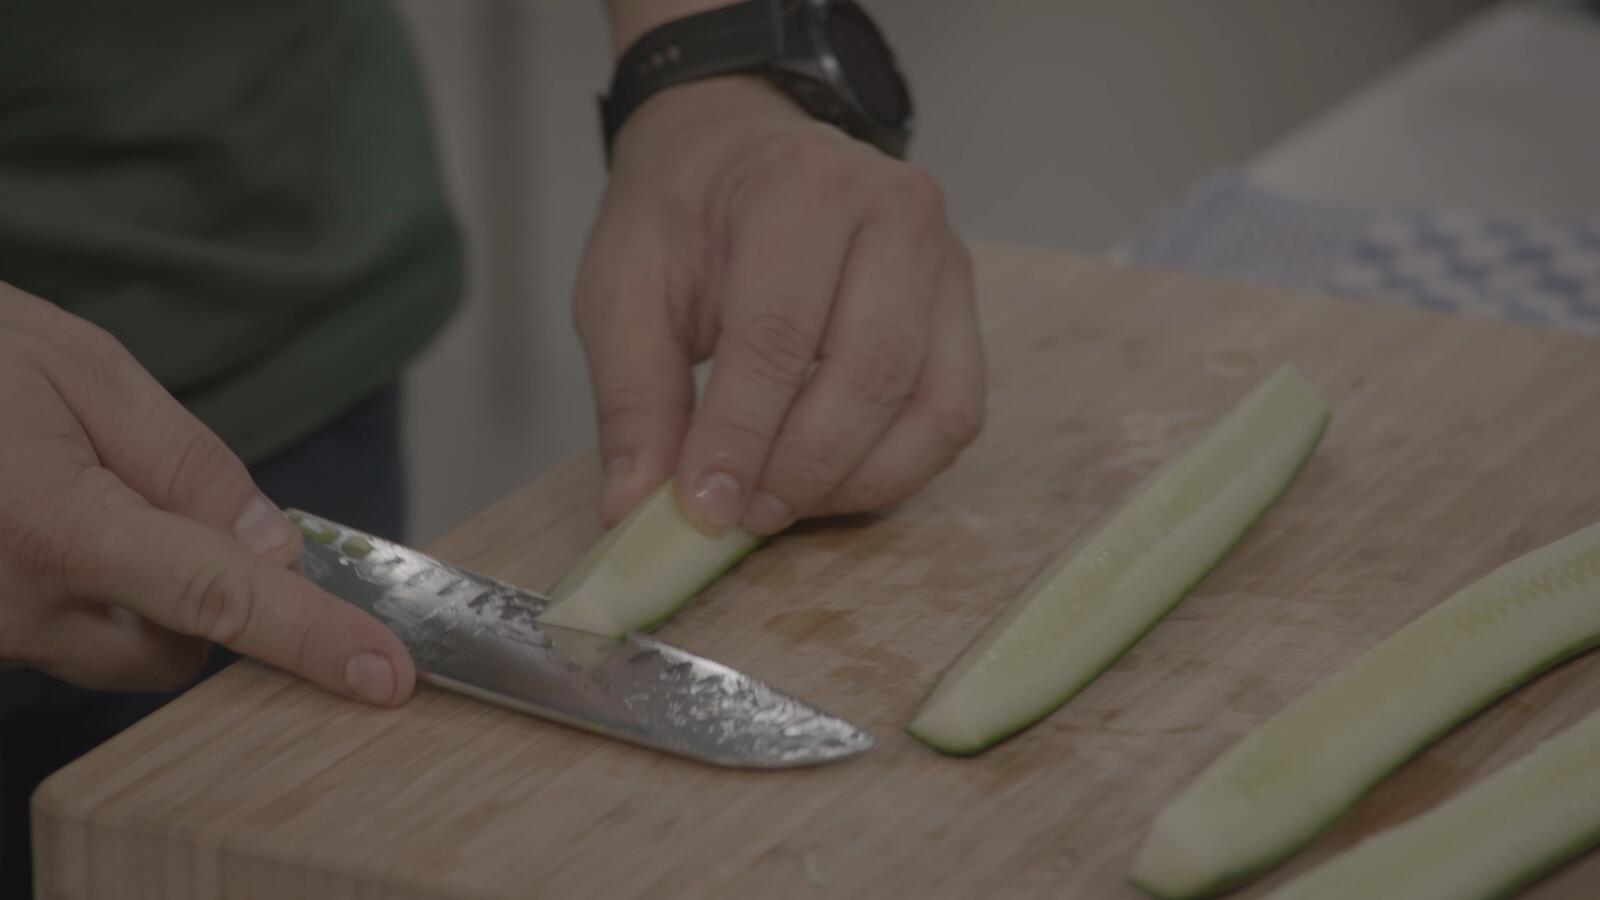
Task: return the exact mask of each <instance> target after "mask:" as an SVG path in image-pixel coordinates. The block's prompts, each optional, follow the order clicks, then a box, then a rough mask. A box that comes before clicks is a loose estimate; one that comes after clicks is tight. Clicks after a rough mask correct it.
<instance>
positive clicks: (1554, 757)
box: [1267, 713, 1600, 900]
mask: <svg viewBox="0 0 1600 900" xmlns="http://www.w3.org/2000/svg"><path fill="white" fill-rule="evenodd" d="M1596 772H1600V713H1595V714H1591V715H1590V716H1589V717H1588V718H1586V719H1584V720H1583V721H1582V722H1579V723H1578V724H1576V725H1574V726H1572V727H1571V728H1569V729H1567V731H1565V732H1564V733H1562V734H1560V735H1557V736H1556V737H1554V738H1551V739H1550V740H1548V741H1545V742H1544V743H1543V744H1540V745H1539V746H1538V747H1537V748H1536V749H1535V750H1534V751H1533V752H1532V753H1529V754H1528V755H1527V756H1524V757H1523V758H1521V759H1519V760H1517V761H1516V762H1514V763H1511V764H1510V765H1508V766H1506V767H1505V768H1503V769H1501V770H1500V771H1498V772H1495V773H1494V774H1493V775H1490V776H1489V777H1488V778H1485V779H1484V780H1482V781H1480V782H1478V783H1477V784H1475V785H1473V786H1471V787H1469V788H1467V789H1466V790H1464V791H1462V792H1461V793H1459V794H1457V795H1456V796H1454V797H1452V798H1451V799H1449V800H1447V801H1445V802H1444V803H1442V804H1440V805H1439V806H1437V807H1435V808H1434V809H1432V810H1430V811H1428V812H1426V813H1424V814H1422V815H1420V816H1418V817H1417V818H1415V819H1412V820H1411V821H1409V822H1407V823H1405V824H1404V825H1400V826H1398V827H1395V828H1391V829H1389V830H1388V831H1385V832H1382V833H1381V834H1378V835H1375V836H1373V837H1370V838H1368V839H1366V840H1365V841H1362V842H1361V843H1360V844H1358V845H1357V846H1356V847H1355V848H1354V849H1352V850H1349V851H1347V852H1345V853H1343V854H1340V855H1339V856H1336V857H1334V858H1333V859H1331V860H1329V861H1327V862H1325V863H1323V864H1322V865H1321V866H1318V867H1317V868H1315V869H1312V870H1311V871H1309V872H1307V873H1306V874H1304V875H1302V876H1300V877H1299V878H1297V879H1295V880H1294V881H1291V882H1289V883H1288V884H1286V885H1284V886H1283V887H1281V888H1279V889H1278V890H1277V891H1275V892H1273V893H1272V894H1270V895H1269V896H1268V898H1267V900H1347V898H1350V897H1405V898H1406V900H1487V898H1490V897H1507V896H1510V895H1511V894H1512V893H1514V892H1515V891H1516V890H1517V889H1518V888H1521V887H1523V886H1524V885H1527V884H1529V883H1531V882H1532V881H1534V880H1535V879H1537V878H1538V877H1540V876H1541V875H1544V874H1545V873H1547V872H1549V871H1550V870H1552V869H1554V868H1556V867H1558V866H1560V865H1561V864H1562V863H1564V862H1566V861H1567V860H1569V859H1571V858H1573V857H1574V856H1577V855H1578V854H1580V853H1582V852H1583V851H1585V850H1587V849H1589V848H1590V847H1592V846H1594V845H1595V843H1597V842H1600V779H1597V778H1595V773H1596Z"/></svg>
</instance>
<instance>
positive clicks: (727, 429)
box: [708, 403, 775, 471]
mask: <svg viewBox="0 0 1600 900" xmlns="http://www.w3.org/2000/svg"><path fill="white" fill-rule="evenodd" d="M709 412H710V415H709V418H708V420H709V424H710V426H711V428H712V441H713V446H718V447H723V448H727V449H724V451H723V453H724V455H726V454H729V453H732V452H734V451H732V450H731V448H732V447H747V448H750V449H751V450H752V451H753V452H750V453H737V454H736V455H737V456H738V457H739V458H740V459H745V458H746V457H749V458H753V459H756V460H759V459H760V458H761V456H762V455H763V451H764V448H765V447H766V446H767V445H768V444H770V443H771V442H772V438H773V433H774V430H775V426H773V425H771V424H769V421H768V418H769V417H767V416H765V415H763V414H762V413H761V412H760V411H759V410H757V409H755V408H754V407H751V406H749V405H748V404H744V403H723V404H721V405H720V406H718V407H717V408H716V409H715V410H713V411H709ZM728 461H729V462H730V463H733V462H735V460H733V459H731V458H730V459H729V460H728ZM736 468H738V469H739V470H740V471H748V470H751V469H755V468H758V466H756V465H746V464H739V465H737V466H736Z"/></svg>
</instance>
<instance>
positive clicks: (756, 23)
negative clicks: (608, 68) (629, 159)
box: [600, 0, 783, 159]
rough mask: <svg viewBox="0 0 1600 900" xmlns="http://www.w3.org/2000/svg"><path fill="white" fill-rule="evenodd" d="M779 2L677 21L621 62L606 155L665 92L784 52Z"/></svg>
mask: <svg viewBox="0 0 1600 900" xmlns="http://www.w3.org/2000/svg"><path fill="white" fill-rule="evenodd" d="M779 3H780V0H744V2H740V3H735V4H733V5H732V6H724V7H720V8H718V9H713V10H709V11H707V12H703V13H699V14H696V15H693V16H689V17H687V18H683V19H678V20H675V21H672V22H668V23H666V24H665V25H662V26H661V27H660V28H657V29H655V30H654V31H651V32H649V33H648V34H646V35H645V36H644V37H642V38H640V39H639V40H638V41H637V42H635V43H634V45H633V46H632V47H629V48H628V50H627V52H625V53H623V55H622V58H621V59H620V60H618V61H617V69H616V74H615V75H614V76H613V77H612V79H611V92H610V93H609V94H608V95H606V96H604V97H601V98H600V122H601V127H602V128H603V130H604V132H605V133H604V135H603V137H604V139H605V146H606V157H607V158H608V159H609V158H610V156H611V142H612V140H613V139H614V138H615V137H616V136H617V131H618V130H619V129H621V128H622V123H623V122H625V121H627V119H628V115H629V114H630V113H632V112H633V111H634V109H636V108H637V107H638V106H639V104H641V103H643V102H644V101H645V100H647V99H648V98H649V97H650V96H651V95H653V94H655V93H656V92H657V91H660V90H661V89H663V88H666V87H671V86H672V85H675V84H680V83H682V82H685V81H694V80H695V79H699V78H707V77H710V76H712V75H723V74H726V73H729V72H740V71H746V70H750V69H757V68H760V67H762V66H766V65H768V64H770V63H772V62H774V61H776V60H777V59H778V58H779V56H780V55H781V54H782V52H783V20H782V16H783V14H782V10H781V9H780V8H779Z"/></svg>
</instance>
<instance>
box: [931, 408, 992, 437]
mask: <svg viewBox="0 0 1600 900" xmlns="http://www.w3.org/2000/svg"><path fill="white" fill-rule="evenodd" d="M986 414H987V411H986V409H985V405H984V402H983V398H982V397H978V398H976V399H965V400H962V401H960V402H948V403H935V404H934V405H933V407H932V419H933V427H934V430H935V431H937V432H938V433H939V436H940V437H942V438H943V439H944V441H945V442H946V443H948V444H949V445H950V446H951V447H952V448H954V449H956V450H959V449H961V448H963V447H965V446H967V445H968V444H971V443H972V442H973V441H975V440H977V439H978V435H979V434H981V433H982V432H983V423H984V419H985V417H986Z"/></svg>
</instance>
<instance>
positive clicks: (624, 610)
mask: <svg viewBox="0 0 1600 900" xmlns="http://www.w3.org/2000/svg"><path fill="white" fill-rule="evenodd" d="M672 485H673V483H672V482H671V481H668V482H667V483H666V484H664V485H662V486H661V487H660V488H658V489H657V490H656V492H655V493H653V494H651V495H650V496H649V497H647V498H645V499H644V501H643V502H641V503H640V504H639V505H638V506H637V507H635V508H634V510H633V512H631V513H629V514H628V517H627V518H626V519H623V520H622V522H621V523H620V524H618V525H617V527H615V528H613V529H611V530H610V531H608V532H606V535H605V537H603V538H601V539H600V541H599V542H598V543H596V544H595V545H594V547H593V548H591V549H590V550H589V552H588V553H585V554H584V555H583V558H581V559H579V560H578V561H577V563H575V564H574V565H573V566H572V568H571V569H568V570H567V574H565V575H563V576H561V580H560V581H559V582H557V583H556V586H555V587H554V588H553V589H552V590H551V591H550V599H551V601H552V603H551V605H550V607H549V608H548V609H546V610H545V611H544V613H543V614H542V615H541V616H539V619H540V620H541V621H543V622H547V623H549V624H551V625H560V626H563V627H566V628H577V629H579V630H582V631H589V632H593V633H595V634H605V635H613V636H621V635H624V634H627V633H628V632H630V631H648V630H650V629H651V628H654V627H655V626H657V625H659V624H661V623H662V622H664V621H666V620H667V619H668V618H670V617H671V616H672V614H673V613H675V612H677V611H678V609H679V608H680V607H682V606H683V605H684V604H685V603H688V602H689V601H690V600H691V599H693V598H694V596H695V595H696V594H698V593H700V592H701V591H702V590H704V589H705V588H706V586H707V585H709V584H711V582H713V581H716V580H717V579H718V578H720V577H721V576H722V574H723V573H724V572H726V571H728V570H729V569H731V568H733V566H734V564H735V563H737V562H738V561H739V560H741V559H743V558H744V556H745V554H747V553H749V552H750V551H751V550H754V549H755V548H756V545H758V544H760V543H761V539H760V538H758V537H756V536H755V535H753V534H751V533H750V532H748V531H745V530H744V529H742V528H731V529H729V530H728V531H727V532H726V533H725V534H723V535H720V536H712V535H709V534H706V533H705V532H703V531H701V530H700V529H699V528H698V527H696V526H695V525H694V524H693V523H692V522H690V521H689V520H688V519H686V518H684V516H683V513H681V512H679V511H678V501H677V498H676V497H675V496H674V495H673V489H672Z"/></svg>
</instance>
